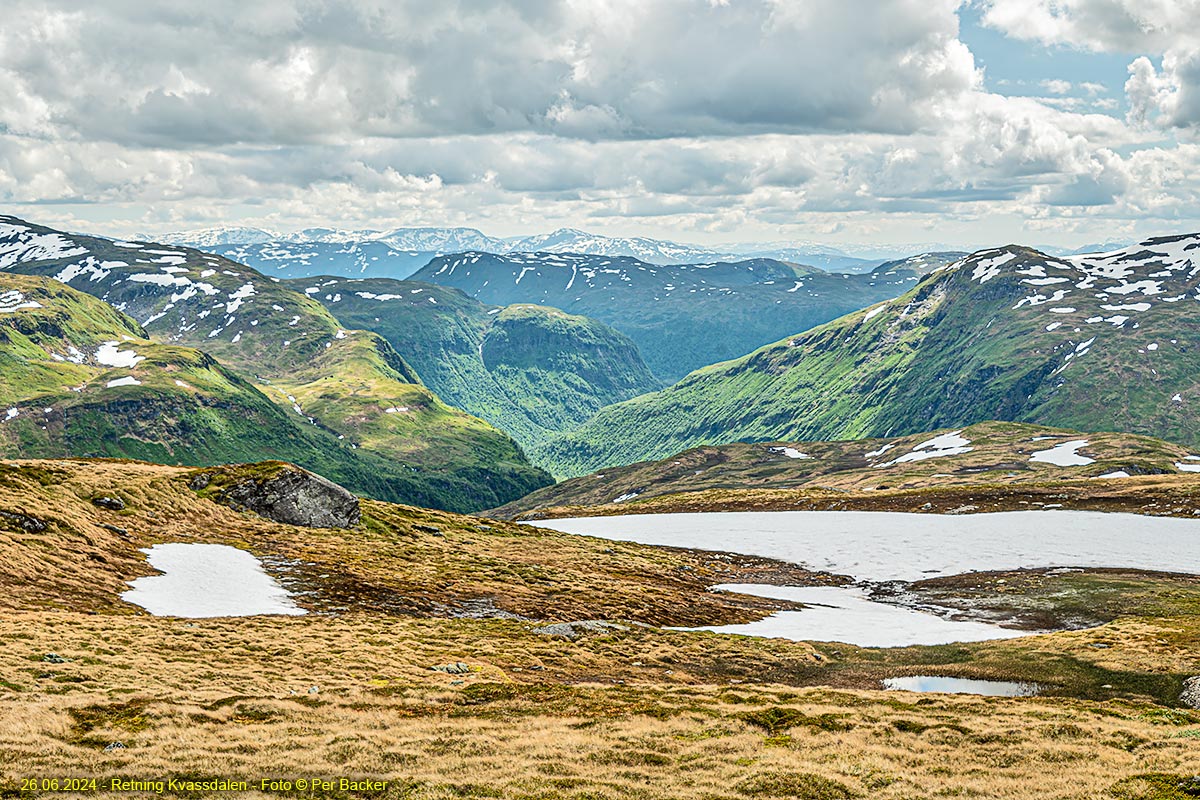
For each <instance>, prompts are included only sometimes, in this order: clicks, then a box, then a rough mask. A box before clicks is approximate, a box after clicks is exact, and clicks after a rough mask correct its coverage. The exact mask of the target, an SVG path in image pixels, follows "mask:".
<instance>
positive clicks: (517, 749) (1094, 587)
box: [0, 461, 1200, 800]
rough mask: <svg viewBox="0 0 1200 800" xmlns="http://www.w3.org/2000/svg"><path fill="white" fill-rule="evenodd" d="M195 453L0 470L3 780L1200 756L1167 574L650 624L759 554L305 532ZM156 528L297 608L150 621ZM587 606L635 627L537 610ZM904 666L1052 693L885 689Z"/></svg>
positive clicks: (418, 527) (977, 765) (1127, 786)
mask: <svg viewBox="0 0 1200 800" xmlns="http://www.w3.org/2000/svg"><path fill="white" fill-rule="evenodd" d="M192 475H193V471H192V470H188V469H183V468H175V467H162V466H156V465H150V464H142V463H132V462H80V461H49V462H46V461H41V462H38V461H26V462H19V463H6V464H3V465H0V559H3V563H4V564H5V565H6V569H5V570H3V571H2V572H0V608H2V609H3V614H0V643H3V646H0V681H2V682H0V754H3V756H4V758H3V759H2V761H0V791H4V792H5V793H6V794H7V795H11V796H23V795H22V793H21V789H20V786H21V783H20V781H21V780H23V779H28V778H29V777H30V776H38V777H41V776H58V777H60V778H61V777H62V776H64V775H70V776H76V777H77V776H84V777H87V778H89V779H90V778H93V777H94V778H96V779H97V781H98V787H99V791H98V793H99V794H105V793H106V789H107V787H109V786H110V785H111V784H110V783H109V781H111V780H112V779H116V778H120V779H126V780H128V779H136V780H143V781H154V780H163V781H166V780H169V779H175V780H177V781H187V780H191V781H202V780H208V779H211V778H222V779H226V780H245V781H248V782H257V781H259V780H260V779H262V778H263V777H264V776H265V775H269V776H271V777H278V778H284V779H290V780H293V781H294V780H296V779H298V778H301V777H303V778H304V779H305V780H307V781H311V780H312V779H313V778H315V777H320V778H322V779H332V780H333V781H334V785H333V786H332V787H331V788H326V787H325V785H321V786H318V787H311V788H309V789H306V790H305V791H304V792H303V796H305V797H314V798H326V797H328V798H347V797H375V798H379V797H386V798H409V799H410V800H441V799H442V798H450V797H493V798H503V799H504V800H529V798H532V797H540V798H550V797H555V798H557V797H579V798H583V797H604V798H608V797H628V798H664V799H665V798H672V799H675V798H679V799H681V800H683V799H686V800H701V799H703V800H713V799H714V798H746V797H809V798H851V797H879V798H891V799H892V800H901V798H915V797H939V796H944V795H945V794H946V793H947V790H948V789H949V790H950V791H952V792H954V793H956V794H962V795H970V796H976V797H989V798H1011V799H1012V800H1016V798H1027V797H1039V798H1054V799H1055V800H1070V799H1073V798H1080V797H1088V798H1092V797H1097V798H1100V797H1111V798H1158V799H1159V800H1163V799H1164V798H1173V797H1175V798H1177V797H1187V796H1188V795H1187V793H1186V792H1180V791H1179V789H1178V787H1180V786H1185V787H1187V786H1188V783H1187V782H1188V781H1190V779H1191V778H1190V776H1192V775H1195V774H1198V773H1200V750H1198V749H1197V748H1196V747H1195V739H1196V736H1197V734H1198V733H1200V715H1198V714H1197V713H1196V712H1193V711H1189V710H1187V709H1183V708H1179V707H1177V705H1176V700H1175V698H1176V697H1177V695H1178V692H1179V687H1180V684H1181V681H1182V679H1183V677H1184V676H1186V675H1189V674H1193V673H1194V668H1195V664H1196V654H1197V641H1198V639H1197V635H1198V633H1200V626H1198V624H1197V620H1198V619H1200V587H1198V586H1197V585H1196V582H1195V580H1194V579H1189V578H1187V577H1186V576H1165V575H1158V576H1145V575H1134V574H1124V573H1120V574H1103V573H1081V572H1067V573H1058V574H1031V573H1023V574H1019V575H1014V574H1008V575H1005V576H1003V577H1001V576H992V575H981V574H975V575H972V576H969V577H970V584H971V586H972V587H974V588H973V591H984V588H985V587H987V588H988V589H989V590H990V591H993V592H994V593H995V596H996V597H998V598H1007V599H1009V600H1011V599H1012V598H1013V597H1014V595H1016V594H1017V593H1018V592H1019V593H1021V594H1023V595H1026V594H1027V595H1029V596H1030V597H1032V598H1035V599H1038V600H1039V601H1043V602H1044V601H1046V600H1047V599H1049V600H1050V602H1061V599H1062V598H1068V599H1070V600H1072V601H1075V600H1078V599H1079V598H1081V597H1082V598H1086V599H1087V601H1088V602H1090V603H1092V608H1093V609H1094V610H1097V611H1098V612H1099V613H1101V614H1103V615H1105V616H1106V617H1108V621H1107V622H1106V623H1105V624H1103V625H1102V626H1101V627H1098V628H1094V629H1090V630H1082V631H1067V632H1060V633H1055V634H1050V635H1041V636H1031V637H1028V638H1023V639H1012V640H1003V641H994V642H979V643H972V644H960V645H946V646H938V647H910V648H899V649H892V650H872V649H862V648H857V647H853V646H850V645H844V644H836V643H807V642H792V641H786V640H778V639H775V640H772V639H755V638H751V637H741V636H729V635H717V634H712V633H707V632H695V631H685V630H673V629H670V628H665V627H656V626H660V625H695V624H705V623H713V622H717V621H721V620H732V619H744V618H747V617H756V616H760V615H762V614H763V613H765V611H766V610H767V609H766V608H765V607H764V605H763V604H764V603H767V602H769V601H763V600H758V599H755V598H747V597H742V598H739V597H737V596H735V595H728V594H723V593H715V592H709V591H706V586H707V584H709V583H715V582H726V581H730V580H747V579H751V577H752V575H753V571H754V569H756V568H760V567H764V566H769V565H761V564H754V563H749V562H750V560H748V559H742V558H739V557H732V558H725V557H721V556H720V555H719V554H712V553H696V552H687V551H678V550H667V549H655V548H650V547H644V546H640V545H635V544H629V543H619V542H606V541H603V540H598V539H588V538H584V537H576V536H568V535H564V534H560V533H555V532H553V531H548V530H543V529H537V528H531V527H527V526H522V525H514V524H511V523H505V522H497V521H485V520H480V519H477V518H469V517H460V516H456V515H453V514H446V513H437V512H429V511H424V510H420V509H414V508H408V507H402V506H392V505H388V504H383V503H376V502H366V503H364V504H363V519H362V523H361V524H360V525H359V526H357V527H356V528H353V529H347V530H339V529H309V528H297V527H291V526H288V525H281V524H277V523H274V522H268V521H267V520H264V519H262V518H260V517H258V516H256V515H254V514H250V513H239V512H237V511H234V510H233V509H231V508H228V507H225V506H223V505H218V504H217V503H214V502H212V501H211V500H209V499H206V498H205V497H204V496H203V494H202V493H197V492H195V491H192V490H191V489H190V488H189V483H190V480H191V477H192ZM100 495H105V496H115V497H119V498H121V499H122V500H123V502H124V503H125V508H124V509H122V510H120V511H113V510H106V509H103V508H98V507H97V506H96V505H94V504H93V503H92V502H91V498H94V497H97V496H100ZM13 514H19V515H20V519H16V518H14V517H13V516H12V515H13ZM21 519H24V520H31V519H32V520H36V521H37V522H38V523H40V524H42V525H43V526H44V527H43V528H42V529H41V530H40V531H39V532H36V533H35V532H31V531H29V530H27V529H25V528H24V527H22V525H21V522H20V520H21ZM159 543H208V544H224V545H230V546H234V547H239V548H242V549H244V550H247V551H249V552H251V553H252V554H254V555H255V556H257V557H259V558H260V559H261V561H262V563H263V565H264V568H265V569H266V570H267V572H268V573H269V574H270V575H272V577H274V578H276V580H278V581H280V582H281V583H282V584H284V585H285V586H286V587H288V588H289V589H290V590H292V591H293V592H295V593H296V595H297V600H298V602H300V603H301V604H302V605H303V606H304V607H305V608H306V609H307V610H309V612H310V613H309V614H307V615H306V616H300V617H249V618H236V619H233V618H216V619H195V620H180V619H176V618H169V617H154V616H147V615H145V614H140V613H137V612H138V611H139V609H138V608H137V607H135V606H132V605H130V604H128V603H125V602H124V601H122V600H120V599H119V596H118V595H119V593H120V592H121V591H123V590H124V589H125V588H126V586H127V582H128V581H129V580H131V579H134V578H136V577H140V576H144V575H149V574H152V573H153V570H152V569H151V568H150V567H149V566H148V564H147V563H146V559H145V554H144V553H142V552H141V551H140V549H139V548H144V547H149V546H151V545H154V544H159ZM805 577H806V576H804V575H801V574H793V575H791V576H789V580H793V581H797V582H800V581H802V580H804V579H805ZM811 577H812V576H808V578H809V579H811ZM941 591H944V588H943V589H941ZM1055 598H1059V600H1057V601H1056V600H1055ZM505 614H508V615H514V614H515V615H520V616H521V617H524V619H522V618H513V617H511V616H508V617H505V616H504V615H505ZM597 617H606V618H610V619H611V618H615V619H617V620H622V619H624V620H626V623H625V624H624V625H623V626H622V627H620V628H612V629H609V630H607V631H604V632H600V633H596V634H593V635H589V636H584V637H582V638H579V639H577V640H568V639H565V638H562V637H560V636H552V635H545V634H542V633H538V632H537V631H536V629H537V628H538V627H540V625H541V623H542V622H545V621H553V620H560V621H569V620H578V619H587V618H597ZM633 621H637V622H642V623H644V624H643V625H635V624H630V623H631V622H633ZM1098 645H1100V646H1098ZM460 662H461V663H462V664H463V665H464V669H465V671H463V672H461V673H459V674H447V673H446V672H444V671H439V670H436V669H433V668H434V667H438V666H444V665H448V664H455V665H456V664H458V663H460ZM913 674H934V675H952V676H962V677H972V678H993V679H1008V680H1022V681H1036V682H1037V683H1038V684H1039V685H1040V686H1041V687H1042V688H1043V692H1044V694H1043V696H1040V697H1034V698H995V697H977V696H970V695H936V694H930V695H919V696H918V695H913V694H907V693H899V692H885V691H881V690H880V680H881V679H882V678H885V677H891V676H896V675H913ZM113 743H120V747H117V746H113ZM342 777H347V778H351V779H362V778H372V779H376V780H380V781H386V782H387V787H386V788H372V789H349V790H344V789H342V788H341V787H340V786H339V785H338V784H337V780H338V779H339V778H342ZM1189 788H1190V787H1189ZM183 791H187V793H188V794H189V796H192V795H194V796H199V795H201V794H203V793H204V792H203V791H200V790H196V791H189V790H181V793H182V792H183ZM80 793H81V794H82V793H88V794H92V792H90V791H87V792H80ZM107 793H111V794H116V793H117V792H107ZM167 793H168V794H169V793H170V792H169V791H168V792H167ZM252 793H256V794H263V795H264V796H266V795H279V794H294V793H295V792H286V791H284V790H280V791H275V790H268V791H263V792H252ZM25 794H30V793H29V792H26V793H25Z"/></svg>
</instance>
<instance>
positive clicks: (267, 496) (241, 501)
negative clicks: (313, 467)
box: [191, 464, 362, 528]
mask: <svg viewBox="0 0 1200 800" xmlns="http://www.w3.org/2000/svg"><path fill="white" fill-rule="evenodd" d="M191 488H192V489H193V490H195V491H203V490H205V489H211V497H212V498H213V499H214V500H217V501H218V502H220V503H223V504H225V505H228V506H232V507H233V508H237V509H248V510H250V511H253V512H254V513H256V514H258V515H259V516H260V517H264V518H266V519H269V520H272V521H274V522H281V523H283V524H285V525H299V526H302V527H305V528H353V527H354V526H355V525H357V524H358V523H359V521H360V520H361V519H362V510H361V509H360V507H359V503H358V498H357V497H355V496H354V495H353V494H351V493H350V492H349V491H347V490H346V489H343V488H342V487H341V486H338V485H337V484H336V483H334V482H333V481H329V480H326V479H325V478H322V477H321V476H320V475H315V474H313V473H311V472H309V471H307V470H304V469H301V468H300V467H296V466H292V465H291V464H278V465H274V464H272V465H261V464H252V465H249V466H247V467H233V468H228V469H226V470H222V471H218V472H213V471H206V472H202V473H200V474H199V475H196V476H195V477H194V478H193V479H192V481H191Z"/></svg>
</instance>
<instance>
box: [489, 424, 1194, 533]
mask: <svg viewBox="0 0 1200 800" xmlns="http://www.w3.org/2000/svg"><path fill="white" fill-rule="evenodd" d="M1193 452H1195V451H1193V450H1189V449H1187V448H1184V447H1181V446H1179V445H1175V444H1171V443H1169V442H1164V441H1161V440H1159V439H1152V438H1149V437H1146V436H1133V435H1130V434H1124V433H1079V432H1078V431H1070V430H1063V429H1061V428H1048V427H1045V426H1041V425H1029V424H1025V423H1019V422H982V423H977V424H975V425H968V426H967V427H965V428H960V429H956V430H948V431H934V432H928V433H921V434H917V435H909V436H901V437H897V438H890V439H861V440H854V441H837V442H791V441H783V442H765V443H736V444H729V445H721V446H704V447H696V448H693V449H690V450H685V451H683V452H682V453H676V454H675V455H673V456H671V457H669V458H666V459H663V460H661V461H645V462H642V463H638V464H631V465H629V466H624V467H606V468H605V469H604V470H603V471H602V472H597V473H593V474H591V475H586V476H583V477H579V478H572V479H571V480H567V481H563V482H562V483H559V484H556V485H554V486H548V487H546V488H544V489H539V490H538V491H536V492H534V493H533V494H531V495H529V496H527V497H523V498H521V499H520V500H516V501H514V502H512V503H509V504H508V505H506V506H504V507H502V508H498V509H495V510H494V511H493V512H492V513H495V514H499V515H501V516H505V517H510V516H517V515H523V514H526V513H527V512H542V511H546V510H548V509H549V510H551V513H552V514H553V515H555V516H559V515H566V516H575V515H578V514H581V513H587V514H594V513H605V514H607V513H641V512H643V511H646V510H649V509H653V510H655V511H663V510H669V509H670V508H671V507H672V505H673V504H678V505H679V506H680V508H682V507H684V506H687V507H692V506H697V505H704V506H705V507H707V508H711V509H716V508H722V507H723V508H728V509H730V510H733V509H741V508H758V509H763V508H767V507H770V508H781V509H783V508H795V507H797V505H798V504H800V503H802V502H807V501H808V500H810V499H812V500H814V501H815V502H817V503H818V506H817V507H824V506H822V505H820V502H821V501H822V500H823V501H824V503H826V504H828V502H830V500H831V499H833V498H836V501H837V502H839V503H842V502H844V501H852V502H853V503H855V504H859V505H861V504H863V503H867V504H870V502H871V501H872V500H876V501H878V507H880V508H887V507H891V506H895V507H897V508H902V509H903V510H913V509H919V508H920V506H921V505H922V504H923V503H925V502H926V501H927V500H933V499H936V497H943V498H960V501H959V502H955V503H953V504H951V505H949V506H946V505H945V504H944V503H942V502H937V503H936V504H935V506H936V508H935V507H933V506H931V507H930V509H928V510H931V511H945V510H947V509H953V508H960V507H961V508H967V510H976V511H981V510H995V503H996V502H1000V501H1001V500H1003V499H1004V498H1006V497H1007V498H1008V500H1006V501H1004V505H1005V507H1017V506H1019V505H1020V502H1019V500H1020V499H1028V498H1026V497H1025V494H1024V493H1025V492H1027V491H1041V490H1043V489H1044V490H1045V492H1046V493H1047V494H1054V493H1055V492H1059V491H1064V490H1063V489H1062V487H1063V486H1064V485H1065V484H1063V482H1065V481H1071V482H1072V483H1071V487H1070V490H1069V492H1068V493H1067V495H1063V496H1061V497H1056V498H1055V499H1056V500H1060V501H1062V502H1060V503H1059V504H1060V505H1062V504H1066V505H1069V506H1070V507H1083V506H1081V505H1080V504H1081V503H1083V504H1085V505H1086V504H1087V503H1094V504H1093V505H1091V506H1088V507H1099V508H1103V509H1105V510H1117V508H1118V507H1119V506H1120V504H1121V503H1122V502H1128V503H1130V505H1129V506H1128V507H1126V508H1124V509H1123V510H1130V511H1136V512H1139V513H1155V512H1153V511H1152V510H1147V509H1145V508H1143V507H1142V504H1140V503H1139V502H1138V501H1137V500H1136V499H1135V498H1136V497H1137V496H1138V494H1139V493H1142V494H1145V495H1146V496H1150V495H1154V496H1155V498H1159V496H1160V495H1162V494H1163V493H1164V492H1165V493H1167V494H1169V493H1170V492H1171V491H1172V490H1174V491H1177V492H1179V496H1180V498H1182V497H1183V496H1184V495H1187V496H1191V494H1193V493H1195V492H1197V491H1200V475H1197V474H1196V470H1195V468H1196V467H1197V466H1198V465H1200V461H1198V460H1197V457H1196V456H1194V455H1192V454H1193ZM1047 458H1049V459H1051V461H1053V460H1058V461H1061V462H1062V463H1051V462H1050V461H1047V460H1046V459H1047ZM1047 487H1050V488H1047ZM1054 487H1058V488H1054ZM1148 487H1152V488H1148ZM1018 495H1019V496H1020V497H1019V498H1018ZM935 496H936V497H935ZM985 497H986V502H985ZM789 498H790V499H789ZM917 498H920V499H917ZM1044 502H1046V500H1045V499H1043V503H1044ZM1026 505H1028V503H1026ZM1171 507H1173V506H1171ZM1165 510H1167V509H1164V511H1165ZM1186 513H1187V514H1190V513H1191V509H1190V507H1189V508H1187V509H1186Z"/></svg>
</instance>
